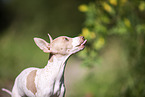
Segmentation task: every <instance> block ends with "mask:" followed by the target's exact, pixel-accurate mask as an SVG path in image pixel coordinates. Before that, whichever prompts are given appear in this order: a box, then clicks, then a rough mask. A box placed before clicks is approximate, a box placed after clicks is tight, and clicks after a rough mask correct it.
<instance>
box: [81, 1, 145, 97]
mask: <svg viewBox="0 0 145 97" xmlns="http://www.w3.org/2000/svg"><path fill="white" fill-rule="evenodd" d="M78 9H79V10H80V11H81V12H82V13H84V14H85V17H86V18H85V22H84V27H83V28H82V33H81V34H82V35H83V36H85V38H87V39H88V43H87V45H86V48H85V50H84V51H82V52H81V53H79V56H80V57H81V58H83V59H84V60H85V61H84V65H85V66H89V67H93V66H94V65H96V64H95V63H97V62H98V61H99V59H100V51H101V50H102V48H103V47H104V46H105V44H109V43H108V39H109V38H110V37H112V36H115V37H117V38H119V39H120V40H121V42H122V44H123V45H121V46H123V48H124V49H125V50H124V52H125V53H126V57H127V61H128V68H129V71H128V72H127V74H128V76H127V75H124V76H122V75H120V76H117V77H116V78H115V80H114V82H112V85H113V86H114V88H111V86H108V87H106V86H104V85H103V86H104V90H105V89H107V90H108V92H107V91H105V92H102V94H103V95H101V94H100V93H101V92H100V93H98V94H97V93H96V94H94V96H97V97H145V92H144V91H145V77H144V74H145V70H144V69H145V60H144V59H145V14H144V13H145V1H140V0H139V1H138V0H131V1H130V0H96V1H94V2H90V3H89V4H82V5H80V6H79V7H78ZM121 79H123V81H122V80H121ZM93 80H96V79H94V77H92V78H90V81H88V80H85V82H84V84H87V83H89V84H90V87H91V88H90V91H93V90H94V89H96V90H98V89H99V88H98V86H96V85H95V84H96V83H98V82H97V81H95V82H94V81H93ZM104 80H105V79H104ZM92 81H93V82H92ZM98 84H104V83H103V82H101V83H98ZM105 85H107V84H105ZM103 86H102V87H103ZM100 87H101V86H100ZM102 87H101V88H102ZM121 87H124V88H123V90H122V89H121ZM101 88H100V89H101ZM88 89H89V87H88ZM91 89H92V90H91ZM111 89H112V90H111ZM104 93H105V94H104ZM99 94H100V95H101V96H100V95H99Z"/></svg>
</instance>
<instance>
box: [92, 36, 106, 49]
mask: <svg viewBox="0 0 145 97" xmlns="http://www.w3.org/2000/svg"><path fill="white" fill-rule="evenodd" d="M104 44H105V40H104V38H103V37H99V39H98V40H97V41H96V42H95V43H94V47H95V49H97V50H99V49H101V48H102V47H103V46H104Z"/></svg>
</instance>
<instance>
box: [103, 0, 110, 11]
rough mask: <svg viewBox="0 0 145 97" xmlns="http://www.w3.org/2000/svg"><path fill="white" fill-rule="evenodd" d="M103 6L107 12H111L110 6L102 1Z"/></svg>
mask: <svg viewBox="0 0 145 97" xmlns="http://www.w3.org/2000/svg"><path fill="white" fill-rule="evenodd" d="M103 7H104V9H105V10H106V11H107V12H112V7H111V6H110V5H109V4H107V3H106V2H104V3H103Z"/></svg>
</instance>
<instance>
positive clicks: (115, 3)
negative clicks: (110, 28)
mask: <svg viewBox="0 0 145 97" xmlns="http://www.w3.org/2000/svg"><path fill="white" fill-rule="evenodd" d="M109 2H110V4H112V5H114V6H116V5H117V0H109Z"/></svg>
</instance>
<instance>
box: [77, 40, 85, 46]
mask: <svg viewBox="0 0 145 97" xmlns="http://www.w3.org/2000/svg"><path fill="white" fill-rule="evenodd" d="M86 43H87V39H86V40H84V41H83V42H81V43H80V44H79V45H77V46H76V47H81V46H85V44H86Z"/></svg>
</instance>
